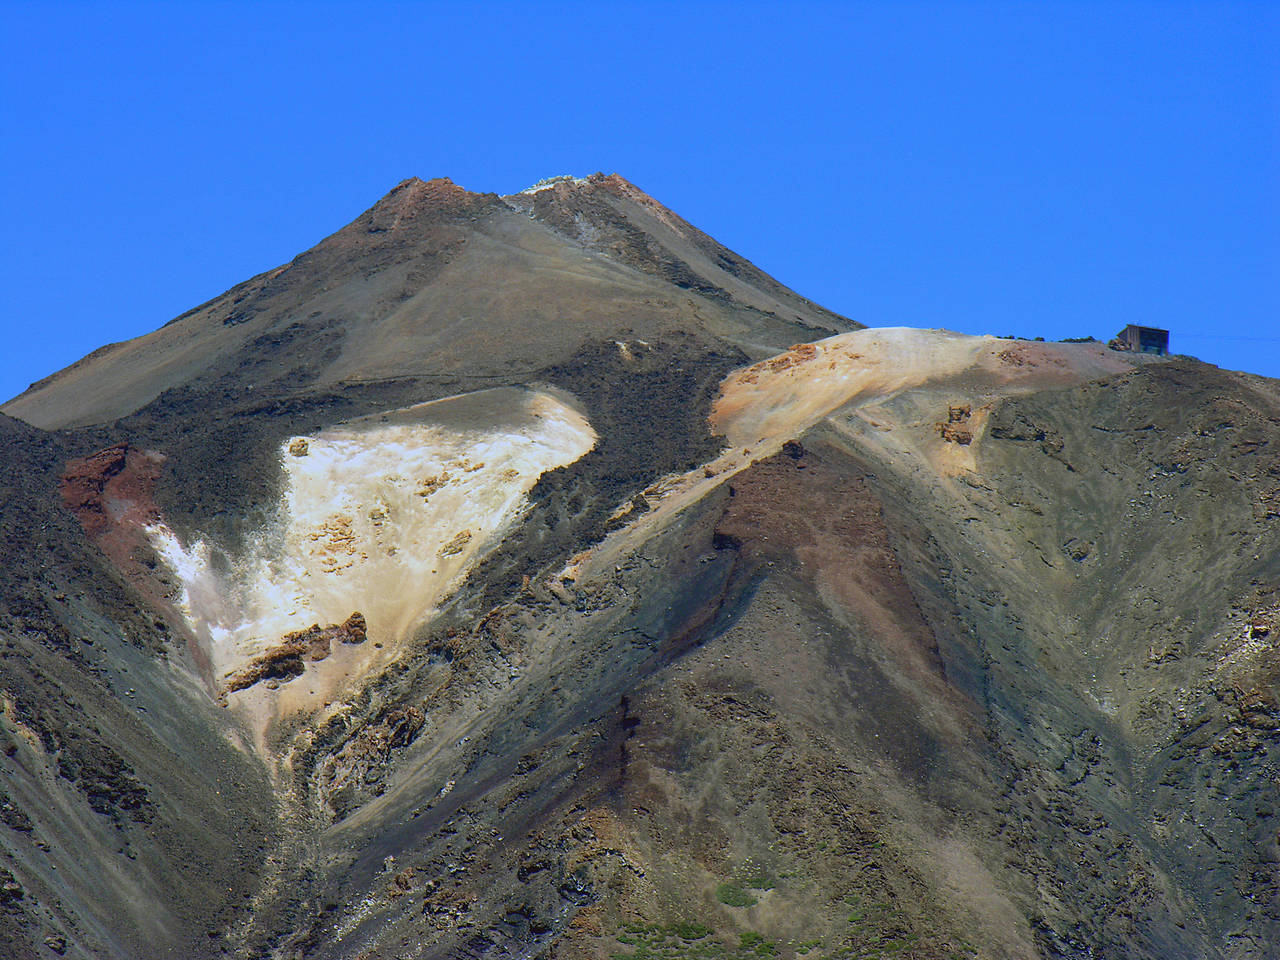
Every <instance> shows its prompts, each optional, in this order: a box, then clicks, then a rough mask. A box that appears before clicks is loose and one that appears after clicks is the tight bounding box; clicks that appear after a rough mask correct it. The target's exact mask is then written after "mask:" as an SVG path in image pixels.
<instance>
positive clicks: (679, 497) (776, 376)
mask: <svg viewBox="0 0 1280 960" xmlns="http://www.w3.org/2000/svg"><path fill="white" fill-rule="evenodd" d="M1129 368H1130V361H1128V360H1127V359H1125V358H1124V357H1122V356H1121V355H1119V354H1116V353H1114V352H1112V351H1109V350H1107V349H1106V348H1105V347H1102V346H1100V345H1098V344H1094V343H1089V344H1057V343H1039V342H1031V341H1012V340H1005V339H1003V338H998V337H989V336H983V337H974V336H967V335H965V334H958V333H951V332H949V331H945V330H919V329H915V328H910V327H886V328H874V329H867V330H857V331H854V332H852V333H846V334H840V335H838V336H834V337H828V338H827V339H825V340H819V341H817V342H816V343H811V344H797V345H796V346H793V347H792V348H791V349H790V350H788V351H786V352H785V353H782V354H779V355H778V356H775V357H771V358H769V359H766V360H762V361H759V362H758V363H755V364H753V365H751V366H750V367H746V368H744V369H742V370H739V371H737V372H735V373H733V374H732V375H730V376H729V377H728V378H726V379H725V381H724V383H723V384H722V385H721V390H720V395H719V397H718V398H717V399H716V402H715V405H714V407H713V410H712V413H711V426H712V429H713V430H714V431H715V432H716V433H718V434H720V435H722V436H724V437H725V439H726V441H727V448H726V449H725V451H724V452H723V453H722V454H721V455H720V456H719V457H717V458H716V459H715V460H713V461H711V462H710V463H708V464H707V465H705V466H704V467H700V468H698V469H696V470H692V471H690V472H688V473H684V474H678V475H673V476H670V477H667V478H664V479H663V480H662V481H659V482H658V483H657V484H654V485H653V486H652V487H651V488H650V489H648V490H646V491H645V498H646V500H647V501H648V502H649V504H650V505H651V506H652V507H653V508H654V509H652V510H651V511H650V512H648V513H646V514H644V515H642V516H640V517H639V518H638V519H636V520H635V521H634V522H633V523H631V524H629V525H628V526H627V527H625V528H624V529H622V530H620V531H619V532H617V533H616V534H614V535H613V536H611V537H610V538H609V539H608V540H606V541H605V543H604V544H602V545H601V546H600V547H599V548H597V549H596V550H595V551H593V552H592V557H593V559H592V561H591V563H592V564H593V565H595V564H608V563H613V562H614V561H615V560H616V558H617V557H618V556H619V555H620V554H621V553H622V552H624V551H626V550H628V549H630V548H631V545H633V544H634V543H636V542H637V540H638V539H643V538H646V537H648V536H651V535H652V534H653V532H654V531H655V530H656V529H658V528H659V527H660V526H661V525H663V524H665V523H667V522H669V521H670V520H672V519H673V518H674V517H675V516H676V515H677V514H678V513H679V512H680V511H682V510H683V509H685V508H686V507H687V506H689V504H691V503H693V502H694V501H696V500H697V499H699V498H700V497H702V496H705V495H706V494H707V493H709V492H710V491H711V490H713V489H715V488H716V487H718V486H719V485H720V484H722V483H723V482H725V480H727V479H729V478H731V477H732V476H734V475H735V474H736V473H738V472H740V471H741V470H743V469H745V468H746V467H748V466H750V465H751V464H752V463H753V462H755V461H758V460H763V459H765V458H766V457H770V456H772V455H773V454H775V453H777V452H778V451H779V450H781V449H782V447H783V445H784V444H785V443H786V442H787V441H788V440H792V439H795V438H796V437H799V436H800V435H802V434H803V433H804V432H805V431H807V430H809V429H811V428H812V427H814V426H815V425H817V424H818V423H820V422H821V421H823V420H824V419H826V418H828V417H830V416H831V415H833V414H835V413H837V412H839V413H840V414H841V417H846V418H847V417H858V418H861V419H862V420H864V421H865V422H866V423H868V424H870V425H871V426H873V427H875V428H876V429H875V430H874V431H872V432H871V433H870V434H866V435H863V439H861V440H860V442H868V441H866V439H865V436H871V437H874V438H875V440H874V442H877V443H879V444H881V445H883V446H884V447H886V448H887V449H889V450H890V451H896V452H897V453H900V454H902V455H904V456H905V455H910V456H911V457H913V458H915V459H917V460H918V461H919V463H920V464H924V465H927V467H928V468H929V469H933V470H936V471H937V472H938V473H940V474H944V475H945V474H952V473H954V472H956V471H957V470H958V469H964V468H965V467H967V466H970V465H971V456H970V455H969V453H968V451H967V450H966V444H955V443H948V442H947V441H946V440H945V439H944V438H942V437H941V436H939V434H938V430H937V425H938V423H939V422H945V421H946V420H947V416H948V406H949V402H948V401H949V400H950V399H955V400H957V401H965V403H966V404H967V405H968V406H969V407H970V408H971V412H970V414H969V416H968V418H967V419H968V421H969V422H970V423H971V424H972V427H973V428H974V429H977V428H978V427H979V426H980V424H981V422H982V417H983V411H982V409H981V404H982V403H983V402H984V401H990V400H993V399H995V398H997V397H1001V396H1010V395H1013V394H1018V393H1031V392H1036V391H1039V390H1046V389H1060V388H1064V387H1067V386H1071V385H1073V384H1077V383H1082V382H1085V381H1087V380H1093V379H1098V378H1101V377H1107V376H1112V375H1115V374H1118V373H1121V372H1123V371H1125V370H1127V369H1129ZM904 391H921V392H927V393H929V394H931V395H934V394H936V397H934V399H932V400H931V404H932V409H933V410H935V411H936V417H937V420H936V421H927V422H912V423H896V422H893V420H892V418H891V416H890V415H889V414H887V413H886V412H885V411H883V410H882V409H881V408H880V407H879V406H878V405H879V404H880V403H881V402H882V401H884V400H886V399H888V398H890V397H893V396H895V395H898V394H901V393H902V392H904ZM974 407H976V408H977V409H976V410H974V409H972V408H974ZM629 509H630V507H629V505H624V506H623V507H622V508H620V510H619V514H618V516H625V515H626V511H627V510H629ZM574 570H575V567H574V566H571V567H570V569H569V571H567V572H569V573H570V574H572V573H574Z"/></svg>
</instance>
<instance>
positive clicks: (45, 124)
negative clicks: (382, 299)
mask: <svg viewBox="0 0 1280 960" xmlns="http://www.w3.org/2000/svg"><path fill="white" fill-rule="evenodd" d="M1277 49H1280V4H1274V3H1273V4H1248V3H1239V4H1229V3H1203V4H1193V3H1177V2H1159V3H1150V4H1126V3H1115V2H1111V3H1083V2H1078V3H1040V2H1037V3H1030V2H1028V3H1017V4H991V3H961V2H953V3H915V2H897V3H840V4H835V3H832V4H818V3H810V4H805V3H785V4H783V3H778V4H755V3H750V2H736V3H697V2H687V0H686V2H682V3H634V4H618V3H593V4H589V5H570V4H533V3H520V4H493V3H490V4H483V3H472V4H451V5H443V4H431V3H403V4H390V3H371V2H366V3H359V4H339V3H310V4H283V3H262V2H258V3H230V2H223V3H216V4H213V3H209V4H202V3H195V2H186V3H181V4H178V3H155V4H122V3H113V4H92V3H74V2H63V3H57V4H36V3H26V2H21V0H9V2H7V3H5V4H4V5H3V9H0V202H2V203H3V211H4V216H3V217H0V221H2V226H0V230H2V231H3V232H2V233H0V252H2V253H3V256H2V257H0V289H3V291H4V305H3V310H2V311H0V323H3V325H4V340H5V344H6V349H5V350H4V351H3V352H2V353H0V395H3V396H5V397H8V396H11V395H13V394H16V393H18V392H20V391H21V390H22V389H23V388H25V386H26V385H27V383H29V382H30V381H33V380H35V379H38V378H39V377H42V376H44V375H46V374H48V373H50V372H52V371H53V370H55V369H58V368H60V367H62V366H65V365H66V364H68V363H70V362H72V361H74V360H76V359H77V358H79V357H80V356H82V355H83V354H85V353H87V352H88V351H90V350H92V349H94V348H95V347H97V346H100V345H101V344H103V343H107V342H111V341H115V340H121V339H125V338H128V337H131V336H137V335H139V334H141V333H145V332H146V331H148V330H151V329H154V328H155V327H158V326H160V325H161V324H163V323H164V322H165V321H166V320H168V319H170V318H171V317H173V316H175V315H177V314H178V313H181V312H182V311H184V310H186V309H187V308H189V307H191V306H193V305H195V304H196V303H199V302H201V301H203V300H205V299H207V298H209V297H211V296H213V295H215V294H217V293H219V292H221V291H222V290H224V289H226V288H227V287H229V286H231V285H233V284H235V283H237V282H239V281H240V280H242V279H245V278H246V277H248V276H250V275H252V274H254V273H257V272H260V271H261V270H264V269H267V268H269V267H272V266H275V265H277V264H279V263H282V262H284V261H286V260H288V259H290V258H291V257H292V256H294V255H295V254H296V253H298V252H300V251H301V250H303V249H305V248H307V247H309V246H311V245H312V244H314V243H315V242H316V241H318V240H319V239H320V238H321V237H323V236H324V235H326V234H328V233H330V232H332V231H333V230H335V229H337V228H338V227H340V226H342V225H343V224H344V223H346V222H347V221H349V220H350V219H352V218H353V217H354V216H356V215H357V214H358V213H359V212H360V211H361V210H363V209H364V208H365V207H367V206H369V205H370V204H372V203H373V202H374V201H376V200H377V198H378V197H379V196H381V195H382V194H383V193H385V192H386V191H387V190H388V189H389V188H390V187H391V186H393V185H394V184H395V183H396V182H398V181H399V180H401V179H403V178H405V177H407V176H411V175H417V176H421V177H424V178H429V177H432V176H449V177H452V178H453V179H454V180H455V181H457V182H458V183H461V184H462V185H464V186H466V187H469V188H471V189H475V190H484V191H496V192H499V193H507V192H511V191H514V190H518V189H520V188H522V187H524V186H527V185H528V184H530V183H532V182H534V181H536V180H539V179H541V178H542V177H545V176H550V175H553V174H559V173H574V174H585V173H590V172H592V171H595V170H604V171H606V172H612V171H617V172H619V173H621V174H622V175H623V176H625V177H627V178H628V179H630V180H632V181H633V182H635V183H636V184H638V185H639V186H641V187H642V188H644V189H646V190H647V191H649V192H650V193H652V194H653V195H654V196H656V197H657V198H658V199H659V200H661V201H663V202H664V203H666V204H667V205H669V206H670V207H672V208H673V209H675V210H676V211H677V212H678V213H680V214H681V215H682V216H684V217H685V218H687V219H688V220H690V221H692V222H693V223H695V224H696V225H698V226H700V227H701V228H703V229H704V230H706V231H707V232H708V233H710V234H712V235H713V236H715V237H716V238H717V239H719V240H720V241H722V242H723V243H725V244H727V245H728V246H730V247H733V248H734V249H736V250H737V251H739V252H740V253H742V254H743V255H745V256H747V257H748V258H749V259H751V260H753V261H754V262H755V263H757V264H758V265H759V266H761V267H762V268H764V269H765V270H767V271H769V272H770V273H772V274H773V275H774V276H776V277H777V278H778V279H779V280H781V281H782V282H784V283H786V284H788V285H789V286H791V287H793V288H794V289H796V290H797V291H799V292H800V293H802V294H804V295H806V296H808V297H810V298H812V299H814V300H817V301H819V302H821V303H823V304H825V305H826V306H828V307H831V308H832V309H834V310H837V311H839V312H841V313H844V314H846V315H848V316H850V317H852V318H854V319H857V320H860V321H862V322H864V323H867V324H871V325H899V324H905V325H911V326H931V327H932V326H938V327H947V328H950V329H954V330H961V331H966V332H973V333H997V334H1010V333H1011V334H1017V335H1021V336H1044V337H1047V338H1049V339H1056V338H1062V337H1069V336H1085V335H1093V336H1097V337H1100V338H1105V337H1109V336H1111V335H1112V334H1114V333H1115V332H1116V331H1117V330H1118V329H1119V328H1120V327H1121V326H1123V325H1124V324H1125V323H1129V322H1137V323H1147V324H1152V325H1157V326H1164V327H1168V328H1170V329H1171V330H1172V331H1173V347H1174V350H1175V351H1177V352H1183V353H1190V354H1193V355H1196V356H1199V357H1201V358H1202V359H1205V360H1207V361H1210V362H1212V363H1216V364H1219V365H1221V366H1226V367H1232V368H1236V369H1248V370H1252V371H1255V372H1259V373H1265V374H1268V375H1270V376H1278V377H1280V64H1278V63H1277V53H1276V51H1277Z"/></svg>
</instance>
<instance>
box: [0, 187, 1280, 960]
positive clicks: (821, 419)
mask: <svg viewBox="0 0 1280 960" xmlns="http://www.w3.org/2000/svg"><path fill="white" fill-rule="evenodd" d="M3 410H4V413H5V414H8V416H5V417H3V418H0V435H2V436H3V438H4V444H5V449H6V453H7V456H6V457H5V458H4V463H3V464H2V465H0V476H2V477H3V482H4V488H5V492H6V496H5V497H4V500H3V502H2V503H0V511H2V512H3V517H2V521H0V522H2V526H0V530H2V531H3V533H2V539H0V545H2V546H3V550H4V556H3V563H2V564H0V586H2V587H3V593H2V597H3V604H2V606H0V641H2V642H3V647H2V648H0V697H2V698H3V702H2V706H3V713H2V714H0V739H3V742H4V750H3V755H2V756H0V789H2V790H3V791H4V793H3V796H0V857H2V862H0V870H3V871H4V873H3V874H0V954H3V955H5V956H13V957H44V956H55V955H65V956H78V957H122V958H124V957H129V958H132V957H143V958H150V957H157V958H159V957H183V958H187V957H194V958H198V957H221V956H241V957H264V956H274V957H281V958H284V957H334V958H339V957H342V958H355V957H361V958H373V957H386V958H391V957H465V956H473V957H481V956H483V957H489V956H493V957H503V956H511V957H516V956H519V957H530V956H553V957H563V958H581V957H613V956H618V957H636V958H641V960H643V958H651V957H656V956H663V957H739V958H745V957H762V956H766V957H767V956H779V957H785V958H791V957H807V958H823V957H873V956H884V957H894V956H898V957H920V958H935V957H936V958H951V957H982V958H1031V957H1044V958H1051V957H1055V958H1056V957H1062V958H1068V957H1069V958H1076V957H1117V958H1119V957H1125V958H1128V957H1148V958H1153V960H1154V958H1179V957H1185V958H1202V957H1214V958H1233V960H1234V958H1250V960H1260V958H1266V957H1275V956H1280V952H1278V951H1277V949H1276V947H1275V945H1276V944H1277V943H1280V874H1278V873H1277V863H1278V862H1280V848H1278V846H1277V843H1278V837H1277V829H1278V828H1280V813H1278V812H1277V811H1278V810H1280V785H1278V784H1280V776H1278V773H1277V771H1280V732H1278V731H1280V653H1277V650H1276V647H1275V643H1276V640H1277V637H1280V622H1277V621H1278V620H1280V569H1278V568H1280V560H1278V559H1277V557H1278V553H1277V546H1278V545H1280V544H1277V540H1278V539H1280V528H1278V526H1277V521H1278V518H1280V388H1278V387H1277V384H1276V383H1275V382H1273V381H1267V380H1263V379H1260V378H1256V377H1250V376H1248V375H1244V374H1236V373H1229V372H1224V371H1220V370H1217V369H1216V368H1212V367H1208V366H1206V365H1203V364H1200V363H1198V362H1196V361H1193V360H1189V359H1185V358H1177V359H1167V358H1160V359H1152V358H1146V357H1139V356H1133V355H1125V354H1118V353H1115V352H1112V351H1109V350H1107V349H1105V348H1103V347H1101V346H1100V345H1098V344H1094V343H1080V344H1044V343H1033V342H1027V341H1012V340H1004V339H997V338H990V337H965V336H960V335H956V334H949V333H946V332H943V331H924V330H906V329H899V330H860V329H858V328H857V325H856V324H853V323H851V322H849V321H847V320H844V319H843V318H840V317H837V316H835V315H833V314H831V313H829V312H827V311H825V310H822V309H821V308H819V307H817V306H815V305H813V304H811V303H809V302H808V301H806V300H804V299H803V298H800V297H798V296H797V295H795V294H793V293H791V292H790V291H788V290H786V289H785V288H783V287H781V286H780V285H779V284H778V283H776V281H773V280H772V279H771V278H769V277H767V276H765V275H764V274H762V273H761V272H760V271H759V270H757V269H756V268H755V267H753V266H751V265H750V264H749V263H747V262H746V261H745V260H743V259H742V258H740V257H738V256H737V255H735V254H733V253H731V252H730V251H727V250H725V249H724V248H722V247H720V246H719V245H718V244H716V243H715V242H714V241H713V240H711V239H710V238H709V237H707V236H706V235H704V234H702V233H701V232H699V231H697V230H696V229H695V228H694V227H692V226H691V225H689V224H688V223H686V222H684V221H683V220H681V219H680V218H679V217H678V216H676V215H675V214H674V213H672V212H671V211H668V210H666V209H665V208H663V207H662V206H661V205H659V204H658V203H657V202H656V201H654V200H653V199H652V198H649V197H648V196H646V195H645V194H643V193H642V192H640V191H639V190H638V189H637V188H635V187H634V186H632V185H631V184H629V183H627V182H626V181H624V180H622V179H621V178H619V177H616V176H609V177H605V176H602V175H595V176H592V177H588V178H585V179H581V180H575V179H571V178H557V179H554V180H553V181H548V182H544V183H542V184H539V185H538V186H536V187H535V188H531V189H530V190H529V191H525V192H524V193H522V194H517V195H515V196H511V197H496V196H492V195H485V194H473V193H469V192H467V191H465V190H463V189H461V188H460V187H457V186H455V185H453V184H451V183H449V182H448V181H431V182H429V183H423V182H421V181H416V180H413V181H406V182H405V183H404V184H401V185H400V186H399V187H397V188H396V189H395V190H393V191H392V192H391V193H390V194H388V196H387V197H385V198H384V199H383V200H382V201H381V202H379V203H378V204H377V205H376V206H374V207H373V208H372V209H371V210H370V211H368V212H367V213H366V214H364V215H363V216H361V217H360V218H358V219H357V220H356V221H355V222H354V223H352V224H351V225H349V226H348V227H345V228H343V229H342V230H340V231H339V232H338V233H336V234H334V235H333V236H332V237H330V238H328V239H327V240H325V241H323V242H322V243H321V244H320V245H318V246H317V247H316V248H314V249H313V250H311V251H308V252H307V253H304V254H302V255H300V256H299V257H298V258H296V259H295V260H294V261H292V262H291V263H290V264H288V265H287V266H285V267H282V268H279V269H277V270H275V271H271V272H269V273H267V274H263V275H262V276H260V277H257V278H254V279H253V280H251V281H248V282H247V283H245V284H242V285H241V286H240V287H237V288H234V289H233V290H231V291H228V293H227V294H224V295H223V296H222V297H220V298H217V299H215V300H213V301H211V302H210V303H209V304H205V305H203V306H202V307H199V308H197V309H196V310H194V311H191V312H190V313H188V314H185V315H184V316H182V317H179V318H178V319H177V320H175V321H173V322H172V323H170V324H168V325H167V326H165V327H163V328H161V329H160V330H158V331H156V332H155V333H153V334H150V335H148V336H146V337H143V338H140V339H139V340H138V341H132V342H130V343H128V344H118V345H114V346H112V347H108V348H104V349H103V350H101V351H98V352H97V353H95V354H93V355H91V356H90V357H87V358H86V359H85V360H83V361H81V362H80V363H78V364H76V365H74V366H73V367H71V368H68V370H66V371H63V372H61V373H59V374H55V375H54V376H53V377H50V378H48V379H46V380H45V381H42V382H41V383H38V384H35V385H33V386H32V388H31V389H30V390H28V391H27V392H26V393H24V394H23V395H22V396H20V397H18V398H15V399H14V400H12V401H10V402H9V403H8V404H6V405H5V406H4V408H3Z"/></svg>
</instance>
